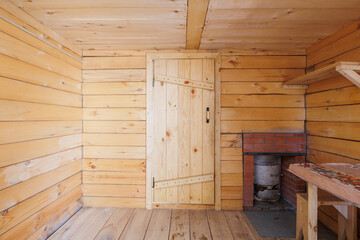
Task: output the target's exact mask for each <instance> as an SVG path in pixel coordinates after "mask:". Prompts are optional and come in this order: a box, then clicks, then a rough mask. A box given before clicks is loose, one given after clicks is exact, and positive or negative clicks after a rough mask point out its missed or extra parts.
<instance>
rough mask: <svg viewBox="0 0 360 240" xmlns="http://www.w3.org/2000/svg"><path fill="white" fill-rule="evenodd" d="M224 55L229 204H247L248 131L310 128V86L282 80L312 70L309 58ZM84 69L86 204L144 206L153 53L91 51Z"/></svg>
mask: <svg viewBox="0 0 360 240" xmlns="http://www.w3.org/2000/svg"><path fill="white" fill-rule="evenodd" d="M223 54H224V56H223V57H222V70H221V76H222V93H221V101H222V109H221V116H222V120H221V129H222V135H221V160H222V162H221V179H222V205H223V209H242V185H243V183H242V182H243V178H242V177H243V175H242V172H243V166H242V143H241V138H242V136H241V133H242V131H245V132H303V131H304V119H305V110H304V90H284V89H282V87H281V83H282V81H284V80H287V79H289V78H292V77H296V76H299V75H302V74H304V68H305V56H303V55H299V56H290V55H287V54H286V53H283V55H282V56H279V55H276V54H273V55H270V56H269V55H268V54H269V53H256V52H251V53H250V55H249V53H248V52H247V55H241V54H234V53H229V52H225V53H223ZM256 54H258V55H256ZM255 55H256V56H255ZM83 67H84V71H83V79H84V80H83V81H84V83H83V94H84V96H83V100H84V113H83V118H84V137H83V138H84V158H85V159H84V162H83V170H84V172H83V181H84V204H85V205H86V206H112V207H113V206H119V207H124V206H126V207H144V204H145V155H144V153H145V147H146V145H145V107H146V104H145V67H146V66H145V53H144V52H141V51H137V52H136V51H113V50H103V51H101V50H89V51H84V65H83Z"/></svg>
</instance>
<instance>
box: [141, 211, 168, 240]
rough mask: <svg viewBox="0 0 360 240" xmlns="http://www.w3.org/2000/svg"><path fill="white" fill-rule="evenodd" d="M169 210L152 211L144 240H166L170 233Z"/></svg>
mask: <svg viewBox="0 0 360 240" xmlns="http://www.w3.org/2000/svg"><path fill="white" fill-rule="evenodd" d="M170 220H171V210H168V209H154V210H153V213H152V216H151V220H150V223H149V226H148V229H147V232H146V235H145V238H144V240H153V239H156V240H167V239H168V237H169V231H170Z"/></svg>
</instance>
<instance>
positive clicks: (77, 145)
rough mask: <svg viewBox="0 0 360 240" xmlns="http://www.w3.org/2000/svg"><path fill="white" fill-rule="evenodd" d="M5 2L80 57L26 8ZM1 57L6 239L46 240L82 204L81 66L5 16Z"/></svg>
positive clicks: (2, 227)
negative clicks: (28, 12) (29, 13)
mask: <svg viewBox="0 0 360 240" xmlns="http://www.w3.org/2000/svg"><path fill="white" fill-rule="evenodd" d="M0 7H1V8H0V12H1V15H2V16H5V17H6V18H8V19H10V20H11V21H13V22H15V23H17V24H19V25H21V26H24V27H25V28H26V29H27V30H29V31H31V32H33V33H34V34H35V35H37V36H40V37H44V38H45V39H46V41H49V42H51V43H52V44H54V45H56V46H57V47H59V48H60V49H63V50H64V51H66V52H68V53H69V54H72V55H73V56H75V58H78V59H79V60H81V57H80V56H79V55H78V54H76V53H74V51H72V50H74V49H73V48H72V47H71V48H72V50H70V49H69V48H68V46H70V45H71V44H69V45H68V44H67V43H66V41H65V40H64V39H62V38H61V37H59V36H58V35H57V34H55V33H54V32H52V31H51V30H49V29H47V28H46V27H45V26H44V25H42V24H40V23H39V22H38V21H36V20H35V19H34V18H33V17H31V16H30V15H28V14H27V13H25V12H24V11H23V10H22V9H20V8H18V7H16V6H15V5H13V4H11V3H10V2H9V1H1V3H0ZM15 15H16V16H15ZM23 20H25V21H26V22H24V21H23ZM58 41H60V42H58ZM63 44H65V45H67V46H64V45H63ZM75 51H76V52H79V53H80V51H78V49H75ZM0 62H1V64H0V76H1V77H0V155H1V159H0V212H1V213H0V222H1V224H0V239H40V238H41V239H46V238H47V237H48V236H49V235H51V234H52V233H53V232H54V231H55V230H56V229H57V228H58V227H59V226H60V225H61V224H62V223H63V222H64V221H66V219H68V218H69V217H70V216H72V215H73V214H74V213H75V212H76V211H77V210H78V209H79V208H81V206H82V203H81V195H82V190H81V168H82V166H81V159H82V147H81V146H82V96H81V84H82V64H81V62H80V61H78V60H76V59H74V58H72V57H70V56H68V55H66V54H64V52H61V51H59V50H58V49H56V48H54V47H53V46H51V45H48V44H47V43H45V42H43V41H41V40H39V39H37V38H36V37H34V36H33V35H31V34H29V33H27V32H25V31H23V30H21V29H20V28H17V27H16V26H13V25H11V24H10V23H8V22H6V21H5V20H3V19H0ZM29 237H30V238H29Z"/></svg>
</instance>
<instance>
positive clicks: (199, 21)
mask: <svg viewBox="0 0 360 240" xmlns="http://www.w3.org/2000/svg"><path fill="white" fill-rule="evenodd" d="M208 6H209V0H189V1H188V10H187V24H186V49H199V46H200V41H201V35H202V32H203V28H204V24H205V19H206V14H207V10H208Z"/></svg>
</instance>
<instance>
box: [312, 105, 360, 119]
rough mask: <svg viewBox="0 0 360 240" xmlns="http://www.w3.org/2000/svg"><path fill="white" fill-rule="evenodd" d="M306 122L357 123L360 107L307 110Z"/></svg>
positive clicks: (345, 106) (346, 106)
mask: <svg viewBox="0 0 360 240" xmlns="http://www.w3.org/2000/svg"><path fill="white" fill-rule="evenodd" d="M306 116H307V120H308V121H325V122H326V121H337V122H359V121H360V105H344V106H331V107H316V108H307V109H306Z"/></svg>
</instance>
